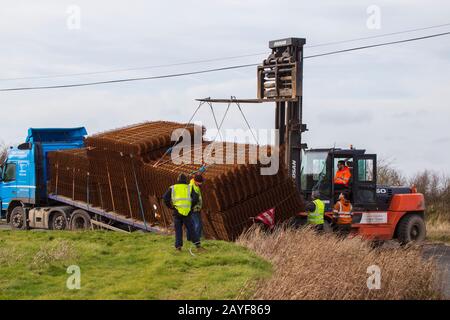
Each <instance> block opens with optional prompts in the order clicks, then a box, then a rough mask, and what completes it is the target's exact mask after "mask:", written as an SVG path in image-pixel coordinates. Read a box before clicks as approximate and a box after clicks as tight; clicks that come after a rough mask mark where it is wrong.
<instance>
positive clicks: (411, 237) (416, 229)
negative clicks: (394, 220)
mask: <svg viewBox="0 0 450 320" xmlns="http://www.w3.org/2000/svg"><path fill="white" fill-rule="evenodd" d="M426 234H427V231H426V228H425V221H423V218H422V217H421V216H419V215H415V214H414V215H409V216H406V217H404V218H403V219H402V220H400V222H399V226H398V241H399V242H400V243H401V244H403V245H405V244H408V243H412V242H414V243H421V242H422V241H424V240H425V237H426Z"/></svg>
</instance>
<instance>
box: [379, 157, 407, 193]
mask: <svg viewBox="0 0 450 320" xmlns="http://www.w3.org/2000/svg"><path fill="white" fill-rule="evenodd" d="M377 180H378V184H380V185H387V186H401V185H405V184H406V178H405V177H404V176H403V174H402V173H401V172H400V171H399V170H397V169H395V168H394V166H393V162H392V161H390V160H386V159H379V160H378V162H377Z"/></svg>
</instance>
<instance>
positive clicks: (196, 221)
mask: <svg viewBox="0 0 450 320" xmlns="http://www.w3.org/2000/svg"><path fill="white" fill-rule="evenodd" d="M191 219H192V224H193V225H194V230H195V233H196V234H197V237H198V239H199V240H200V239H201V237H202V218H201V215H200V212H198V211H194V212H192V213H191ZM187 239H188V240H189V241H192V236H191V234H190V233H189V231H188V232H187Z"/></svg>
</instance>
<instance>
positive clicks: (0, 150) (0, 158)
mask: <svg viewBox="0 0 450 320" xmlns="http://www.w3.org/2000/svg"><path fill="white" fill-rule="evenodd" d="M7 150H8V148H7V147H6V145H5V144H4V143H3V142H1V141H0V164H2V163H3V162H5V159H6V151H7Z"/></svg>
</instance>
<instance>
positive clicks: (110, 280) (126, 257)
mask: <svg viewBox="0 0 450 320" xmlns="http://www.w3.org/2000/svg"><path fill="white" fill-rule="evenodd" d="M189 247H190V244H187V245H185V248H184V251H182V252H176V251H175V250H174V249H173V238H172V237H165V236H158V235H153V234H143V233H133V234H122V233H116V232H102V231H94V232H91V231H89V232H53V231H52V232H40V231H0V270H2V276H1V277H0V299H233V298H236V297H237V296H238V295H239V296H242V295H243V296H244V297H250V296H251V295H252V294H253V293H252V292H251V289H248V288H250V287H249V286H248V285H246V284H249V283H255V282H256V281H258V280H260V279H261V278H263V277H268V276H269V275H270V273H271V265H270V263H268V262H267V261H265V260H263V259H261V258H259V257H258V256H257V255H256V254H254V253H252V252H251V251H250V250H248V249H246V248H244V247H241V246H238V245H236V244H234V243H227V242H223V241H207V242H206V243H205V248H206V249H207V251H206V252H204V253H198V254H197V253H195V249H194V250H193V252H194V254H196V256H192V255H191V253H190V252H189V250H188V249H189ZM71 265H77V266H79V267H80V271H81V278H80V279H81V289H80V290H69V289H68V288H67V286H66V282H67V279H68V278H69V277H70V276H71V275H70V274H68V273H67V268H68V267H69V266H71Z"/></svg>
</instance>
